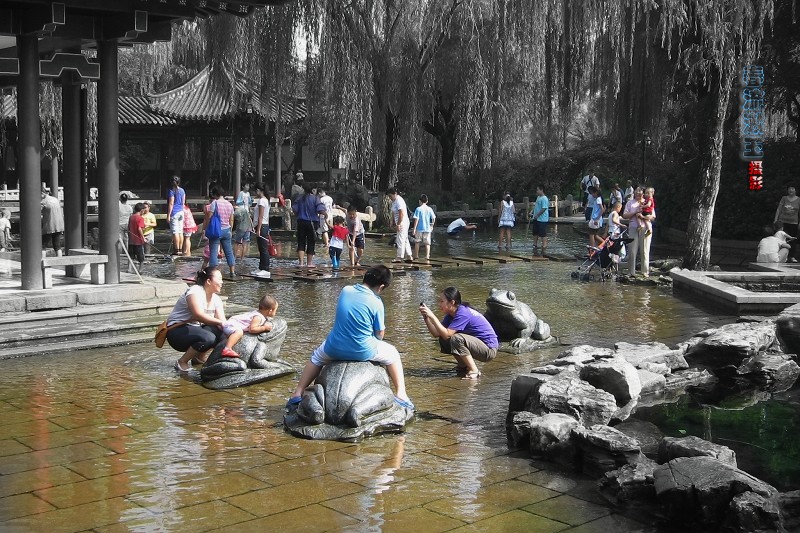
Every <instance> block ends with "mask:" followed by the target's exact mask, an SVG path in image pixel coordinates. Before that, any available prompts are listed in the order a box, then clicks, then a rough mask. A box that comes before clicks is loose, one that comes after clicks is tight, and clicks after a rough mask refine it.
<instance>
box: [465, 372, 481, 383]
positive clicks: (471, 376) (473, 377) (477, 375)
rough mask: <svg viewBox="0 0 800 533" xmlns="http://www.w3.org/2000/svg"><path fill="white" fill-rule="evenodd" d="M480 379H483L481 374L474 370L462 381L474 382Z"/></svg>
mask: <svg viewBox="0 0 800 533" xmlns="http://www.w3.org/2000/svg"><path fill="white" fill-rule="evenodd" d="M480 377H481V373H480V372H478V371H477V370H473V371H472V372H467V373H466V375H464V377H463V378H461V379H462V380H470V381H474V380H476V379H478V378H480Z"/></svg>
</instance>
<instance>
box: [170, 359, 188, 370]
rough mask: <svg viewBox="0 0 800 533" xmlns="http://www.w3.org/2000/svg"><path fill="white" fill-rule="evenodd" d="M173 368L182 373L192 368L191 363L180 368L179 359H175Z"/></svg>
mask: <svg viewBox="0 0 800 533" xmlns="http://www.w3.org/2000/svg"><path fill="white" fill-rule="evenodd" d="M173 368H174V369H175V370H177V371H178V372H182V373H186V372H188V371H190V370H191V369H192V367H191V365H189V368H181V363H180V360H178V361H175V364H174V365H173Z"/></svg>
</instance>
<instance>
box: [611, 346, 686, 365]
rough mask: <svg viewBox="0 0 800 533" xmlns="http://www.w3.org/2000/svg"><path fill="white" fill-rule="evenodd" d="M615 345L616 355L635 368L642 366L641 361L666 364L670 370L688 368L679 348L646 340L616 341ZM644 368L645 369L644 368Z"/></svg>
mask: <svg viewBox="0 0 800 533" xmlns="http://www.w3.org/2000/svg"><path fill="white" fill-rule="evenodd" d="M614 346H615V347H616V355H617V357H623V358H624V359H625V360H626V361H628V362H629V363H630V364H632V365H633V366H635V367H636V368H644V367H643V366H641V365H642V364H643V363H656V364H662V365H666V366H667V367H668V368H669V369H670V370H671V371H675V370H682V369H684V368H689V364H688V363H687V362H686V359H684V357H683V355H682V354H681V352H680V350H673V349H671V348H670V347H669V346H667V345H666V344H664V343H661V342H646V343H643V344H630V343H627V342H618V343H616V344H615V345H614ZM645 370H647V369H646V368H645Z"/></svg>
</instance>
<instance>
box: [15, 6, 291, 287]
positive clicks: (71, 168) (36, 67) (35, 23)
mask: <svg viewBox="0 0 800 533" xmlns="http://www.w3.org/2000/svg"><path fill="white" fill-rule="evenodd" d="M284 1H285V0H233V1H215V0H113V1H103V0H64V1H61V2H51V1H47V0H27V1H25V2H20V1H18V0H17V1H14V0H0V87H10V86H15V87H16V89H17V97H18V101H17V157H18V160H17V170H18V177H19V189H20V234H21V238H22V242H23V246H22V251H21V270H22V288H23V289H25V290H35V289H41V288H43V287H44V279H43V275H42V268H41V265H42V235H41V225H40V213H41V210H40V205H39V204H40V198H41V196H40V192H41V150H42V146H41V144H42V143H41V138H40V121H39V87H38V85H39V81H40V79H51V80H54V81H56V82H58V83H60V84H61V87H62V124H63V147H62V152H63V187H64V217H65V231H64V238H65V249H66V250H70V249H77V248H81V247H82V245H83V238H84V232H83V226H82V221H81V212H82V209H83V204H84V199H85V198H86V197H87V196H86V191H85V185H84V184H83V183H82V181H83V172H82V168H83V164H84V159H85V157H84V152H83V150H84V142H83V141H84V137H83V128H82V124H83V122H84V121H85V120H86V114H87V113H89V112H91V111H90V110H86V109H84V107H83V106H82V102H81V84H84V83H97V109H96V112H97V132H98V135H97V136H98V143H97V175H98V188H99V189H100V190H101V191H102V194H101V196H100V199H99V203H98V213H99V229H100V253H101V254H103V255H106V256H108V262H107V263H106V264H105V266H104V274H105V283H106V284H118V283H119V257H118V254H117V247H116V245H117V239H118V218H119V201H118V196H119V190H120V189H119V133H120V131H119V130H120V128H119V113H120V109H119V107H120V106H119V99H118V84H117V67H118V61H117V55H118V47H119V46H120V45H126V44H131V43H152V42H155V41H164V40H169V39H170V38H171V24H172V22H173V21H179V20H189V19H194V18H195V17H208V16H211V15H215V14H219V13H223V12H225V13H228V14H231V15H236V16H247V15H249V14H251V13H252V12H253V11H254V10H255V8H256V7H261V6H266V5H271V4H281V3H284ZM87 49H92V50H96V52H97V59H96V60H94V59H90V58H88V57H87V56H86V55H84V54H83V53H82V51H83V50H87Z"/></svg>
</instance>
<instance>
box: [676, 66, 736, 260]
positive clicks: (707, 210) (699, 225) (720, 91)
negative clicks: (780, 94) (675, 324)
mask: <svg viewBox="0 0 800 533" xmlns="http://www.w3.org/2000/svg"><path fill="white" fill-rule="evenodd" d="M731 70H732V69H731ZM734 77H735V76H734V75H733V72H728V73H727V75H723V77H722V80H720V73H719V71H716V70H715V71H714V72H713V75H710V76H709V80H708V85H707V87H708V89H709V90H708V93H707V94H706V96H705V98H703V99H702V100H701V102H703V104H704V105H703V107H704V108H705V109H704V115H705V117H704V118H705V120H702V119H701V120H700V121H699V124H700V128H699V131H698V144H699V149H700V171H699V174H700V175H699V180H698V183H697V189H696V190H695V193H694V194H692V195H691V196H690V198H691V210H690V211H689V224H688V227H687V230H686V237H687V239H686V253H685V254H684V259H683V267H684V268H689V269H692V270H708V267H709V264H710V262H711V226H712V223H713V221H714V204H715V203H716V201H717V193H719V175H720V170H721V168H722V143H723V140H724V128H723V125H724V122H725V113H726V111H727V109H728V101H729V99H730V94H731V80H732V79H733V78H734Z"/></svg>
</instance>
